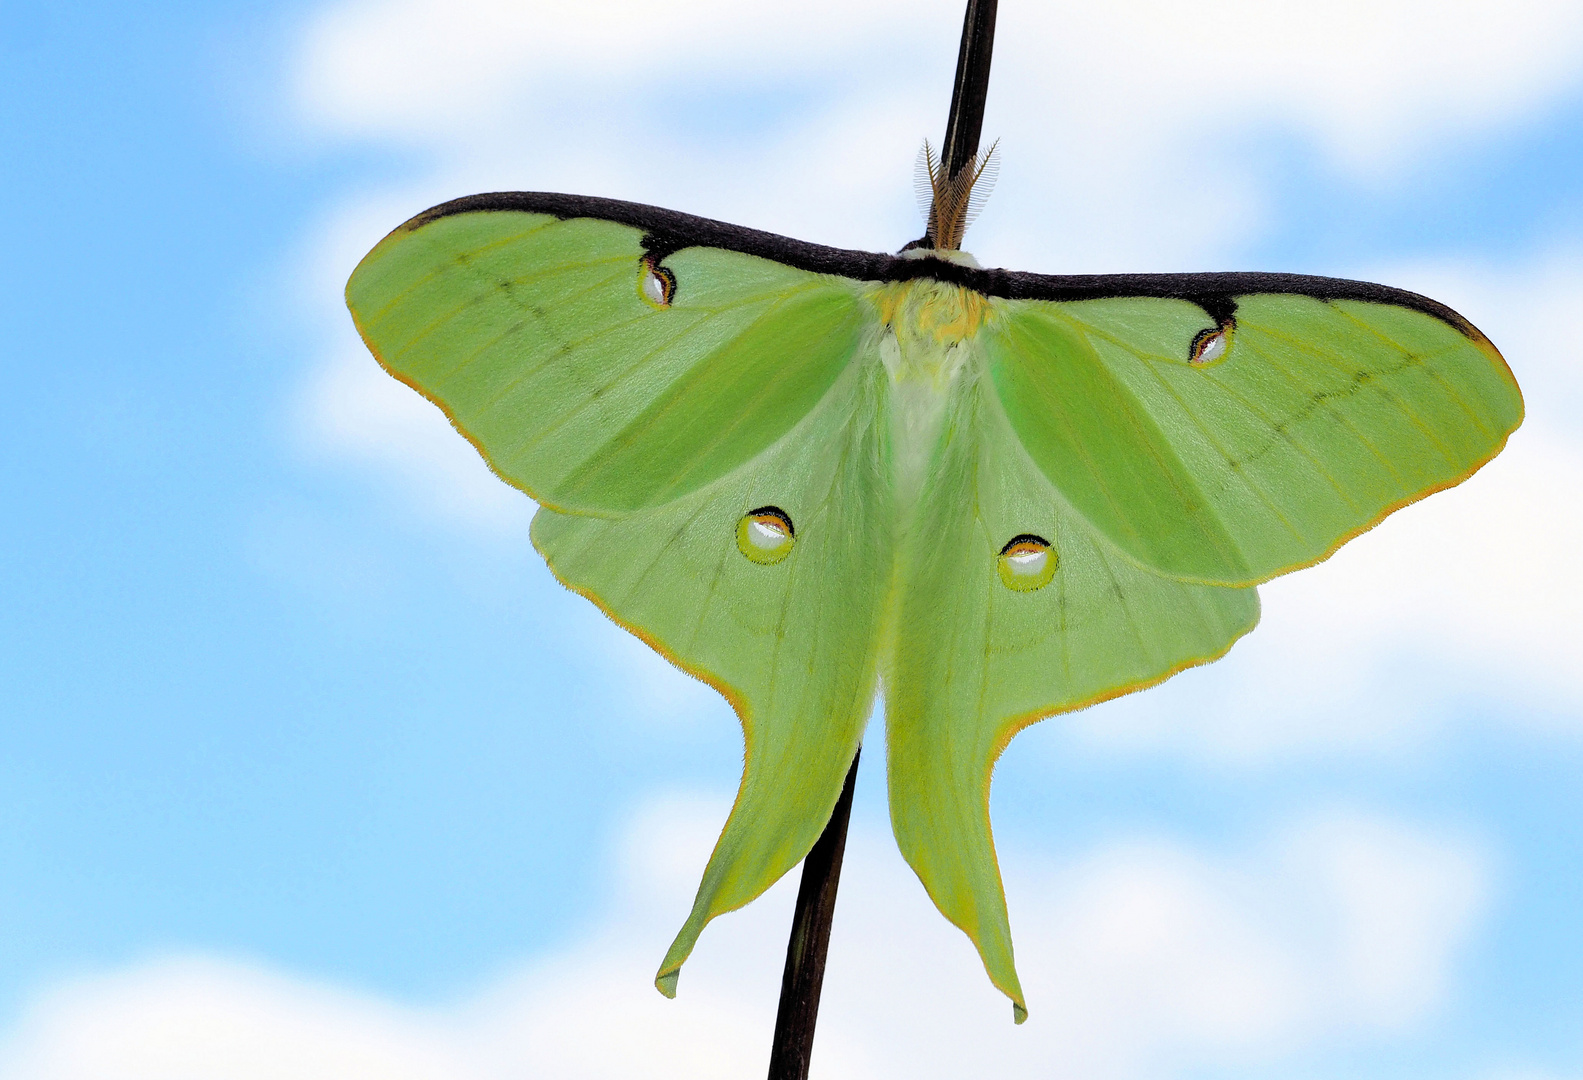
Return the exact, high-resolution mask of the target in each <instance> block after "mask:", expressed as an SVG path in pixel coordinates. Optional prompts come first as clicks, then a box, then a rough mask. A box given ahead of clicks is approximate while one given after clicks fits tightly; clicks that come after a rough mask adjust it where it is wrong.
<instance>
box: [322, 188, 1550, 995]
mask: <svg viewBox="0 0 1583 1080" xmlns="http://www.w3.org/2000/svg"><path fill="white" fill-rule="evenodd" d="M952 254H953V253H934V252H930V251H927V250H915V251H909V252H904V253H903V254H902V255H900V256H890V255H877V254H870V253H865V252H854V251H841V250H837V249H832V248H824V247H819V246H816V245H811V244H803V243H799V242H797V241H793V240H788V239H786V238H784V237H778V236H773V235H771V234H767V233H760V232H756V231H753V230H749V229H742V228H738V227H735V226H731V225H726V224H723V223H720V222H715V221H709V220H706V219H701V218H694V217H689V216H687V215H683V214H677V213H673V212H670V211H664V210H658V209H655V208H653V207H645V206H639V205H636V204H631V203H622V202H616V201H613V200H601V199H589V198H580V197H575V196H565V195H550V194H536V193H502V194H497V195H486V196H474V197H472V198H470V199H463V200H457V201H456V202H454V203H448V204H445V205H442V206H439V207H436V208H434V209H433V210H430V211H428V212H426V213H425V214H422V215H420V216H419V217H417V218H414V219H413V220H412V221H410V222H408V223H407V224H405V225H403V226H402V227H400V228H398V229H397V230H396V231H395V232H393V233H391V235H390V236H388V237H386V238H385V240H383V241H382V242H381V243H380V244H379V245H378V246H377V247H375V248H374V250H373V251H372V252H370V253H369V255H368V256H367V257H366V258H365V259H364V260H363V262H362V263H361V264H360V265H359V267H358V268H357V270H356V272H355V273H354V274H353V275H352V279H351V281H350V282H349V284H348V286H347V301H348V304H349V305H350V307H351V309H352V312H353V315H354V318H355V319H356V321H357V325H358V329H359V330H360V332H361V333H362V335H363V338H364V340H365V341H366V342H367V343H368V345H369V348H370V349H371V350H372V351H373V353H374V355H375V356H376V357H378V359H379V361H380V363H381V364H383V365H384V366H385V367H386V369H387V370H389V371H390V372H391V373H392V374H393V375H395V376H396V377H397V378H399V379H401V380H402V381H404V382H407V383H408V384H410V385H412V386H413V387H415V388H416V389H418V390H419V391H420V392H421V393H423V394H424V395H425V396H426V397H428V398H429V399H430V400H432V401H434V402H435V403H436V404H438V405H439V406H440V407H441V408H442V409H443V410H444V411H445V413H446V414H447V415H448V416H449V417H450V418H451V420H452V422H453V423H454V424H455V425H456V426H457V428H458V429H459V430H460V431H461V432H462V433H463V434H464V435H465V436H466V437H467V438H468V439H470V440H471V441H472V442H473V444H474V445H475V446H476V447H477V448H478V449H479V451H480V453H481V454H482V455H483V456H484V457H485V459H486V460H487V461H488V462H489V463H490V465H491V467H492V468H493V469H494V470H495V471H496V472H497V473H498V474H499V475H500V476H501V477H502V478H504V479H505V480H507V481H508V482H509V483H512V484H514V485H515V486H517V487H519V488H521V489H522V490H523V491H525V492H527V493H528V494H530V495H532V496H533V497H534V498H535V499H536V500H538V502H539V503H540V504H541V508H540V510H539V513H538V515H537V516H536V517H535V519H534V523H533V530H532V532H533V536H532V539H533V542H534V544H535V546H536V547H537V548H538V550H539V551H540V552H541V553H542V554H543V555H544V557H545V559H546V560H547V561H548V562H549V564H550V567H551V569H552V570H553V571H554V572H555V574H556V576H557V577H558V578H559V579H560V580H561V581H562V582H563V583H564V584H566V585H567V586H568V587H570V588H572V589H574V590H576V591H577V592H579V593H581V594H583V595H585V596H587V597H588V598H589V599H591V600H592V601H593V602H594V603H595V604H597V605H598V606H599V607H600V609H601V610H603V611H604V612H605V613H606V614H607V615H609V616H610V617H611V618H612V619H614V620H615V621H616V622H618V623H619V624H620V625H621V626H623V627H625V628H626V629H628V630H630V631H632V632H633V633H636V634H638V635H639V636H640V637H642V638H643V640H645V641H646V642H648V643H649V644H650V645H652V646H653V647H654V648H655V649H657V650H658V651H659V652H660V653H661V654H663V655H664V656H665V657H666V658H667V659H668V660H670V661H671V662H672V663H674V664H676V665H677V666H678V667H680V668H682V669H683V670H685V671H687V672H689V673H690V674H692V675H694V676H696V677H698V678H700V679H703V680H704V681H706V682H708V683H709V684H710V685H712V686H714V687H715V688H716V689H717V690H719V691H720V692H721V693H722V694H723V695H725V697H726V698H727V699H728V700H729V701H730V702H731V704H732V706H733V707H734V708H735V710H736V712H737V714H738V716H739V718H740V720H741V723H742V727H743V736H744V744H745V763H744V767H743V775H742V780H741V785H740V789H739V791H738V795H737V800H736V804H735V806H734V807H733V808H732V811H731V815H730V817H729V819H728V821H727V823H726V825H725V828H724V831H723V832H722V834H721V837H720V840H719V842H718V844H717V845H716V848H715V851H714V854H713V855H712V857H711V858H710V861H709V864H708V866H707V867H706V868H705V870H704V876H703V881H702V884H701V885H700V887H699V891H698V895H697V899H696V901H695V903H694V907H693V910H692V912H691V913H690V915H689V916H688V918H687V920H686V923H685V925H684V926H683V927H682V930H681V932H680V933H679V934H678V935H677V938H676V940H675V942H674V943H673V945H672V947H671V950H670V952H669V953H668V954H667V956H666V957H665V960H664V962H663V964H662V966H661V968H660V972H659V975H658V977H657V983H658V985H659V987H660V989H661V990H662V991H663V992H665V993H667V994H672V993H674V991H675V986H676V979H677V974H678V971H679V969H680V966H681V964H682V962H683V961H684V960H685V959H686V958H687V956H688V954H689V953H690V951H691V949H692V947H693V944H694V942H695V941H696V939H697V937H698V935H699V933H700V932H701V931H702V929H703V927H704V926H705V924H707V922H708V921H709V920H710V919H712V918H713V917H714V916H716V915H718V914H720V913H722V912H725V911H729V910H731V909H733V908H735V907H739V906H741V905H742V904H745V903H747V902H749V901H750V900H752V899H753V898H754V897H756V896H758V895H759V894H760V893H762V892H763V891H764V890H765V889H767V888H768V887H769V886H770V885H771V884H773V883H774V882H775V881H776V880H777V879H778V878H779V877H780V876H781V875H783V874H784V873H785V872H786V871H787V870H789V869H791V868H792V867H794V866H795V865H796V864H797V863H798V862H799V861H800V860H801V859H802V858H803V857H804V856H805V855H806V854H807V852H808V850H809V849H810V848H811V847H812V846H813V843H814V841H815V840H817V839H818V837H819V834H820V832H821V831H822V829H823V827H824V824H825V822H826V821H827V820H828V818H829V815H830V812H831V810H832V808H833V806H834V805H835V802H836V799H837V797H838V795H839V793H840V790H841V785H842V781H843V779H844V777H845V774H846V771H847V768H848V766H849V765H850V763H851V761H852V758H853V755H854V754H855V753H856V751H857V747H858V745H859V743H860V741H861V739H862V734H863V730H864V726H865V724H866V722H867V719H868V715H869V713H870V711H871V708H872V705H873V701H874V697H875V695H876V692H877V691H878V688H879V687H881V686H883V692H884V694H885V696H886V716H887V769H888V780H889V787H890V804H891V820H892V824H893V827H894V829H895V833H896V838H897V841H898V843H899V845H900V847H901V850H902V852H903V854H904V855H905V856H906V858H907V860H908V862H909V863H910V864H911V865H912V867H913V868H914V870H915V871H916V872H917V873H918V876H919V878H920V879H921V880H922V882H923V884H924V886H925V888H926V889H927V890H928V892H929V894H930V896H931V897H932V898H933V900H934V902H935V903H936V905H937V906H938V907H939V908H940V910H941V912H942V913H944V914H945V915H946V917H947V918H949V919H950V920H951V921H952V922H953V923H955V924H956V925H958V926H960V927H961V928H962V929H963V930H964V931H965V932H966V933H967V934H968V935H969V937H971V938H972V940H973V942H974V944H975V945H976V946H977V948H978V950H979V953H980V956H981V957H982V959H983V961H984V964H985V968H986V970H987V972H988V973H989V976H990V978H991V980H992V981H993V982H994V984H995V985H996V986H997V987H999V988H1000V989H1001V990H1002V991H1003V992H1005V993H1006V994H1007V995H1008V996H1009V997H1010V998H1011V999H1012V1001H1013V1004H1014V1012H1015V1015H1016V1017H1017V1019H1018V1020H1019V1021H1020V1020H1021V1019H1022V1018H1023V1016H1024V1015H1025V1014H1026V1010H1025V1007H1024V1002H1023V999H1022V993H1021V989H1020V987H1019V985H1018V981H1017V974H1016V970H1015V967H1014V964H1013V958H1012V948H1011V935H1010V929H1009V924H1008V920H1007V912H1006V904H1005V899H1004V897H1003V895H1002V891H1001V885H1000V875H999V869H998V866H997V863H996V860H995V853H994V845H993V840H992V837H991V832H990V823H989V783H990V773H991V770H992V768H993V766H994V762H995V760H996V758H997V757H998V756H999V755H1000V753H1001V752H1002V751H1003V750H1004V749H1005V747H1006V744H1007V743H1008V741H1009V740H1010V739H1011V737H1012V736H1013V735H1014V734H1016V732H1017V731H1019V730H1020V729H1021V728H1022V727H1024V726H1026V725H1028V724H1030V723H1033V722H1034V721H1036V720H1039V719H1041V718H1044V717H1047V716H1050V715H1054V714H1056V713H1060V712H1065V711H1069V710H1072V709H1077V708H1082V707H1083V706H1086V705H1089V704H1092V703H1094V702H1097V701H1101V700H1104V699H1106V698H1109V697H1114V696H1116V695H1118V694H1123V693H1127V692H1129V691H1131V690H1136V689H1139V688H1142V687H1144V686H1149V685H1152V684H1154V683H1157V682H1159V681H1160V680H1162V679H1165V678H1167V677H1169V676H1170V675H1171V674H1173V673H1175V672H1177V671H1180V670H1182V669H1183V668H1185V667H1188V666H1190V665H1193V664H1197V663H1204V662H1206V661H1209V660H1213V659H1215V658H1216V657H1218V656H1220V655H1222V654H1223V653H1224V652H1225V651H1226V650H1227V649H1228V648H1230V647H1231V645H1232V644H1233V643H1234V642H1235V641H1236V639H1237V638H1238V637H1240V636H1241V635H1242V634H1244V633H1246V632H1247V631H1248V630H1250V629H1252V627H1253V625H1254V624H1255V623H1256V622H1257V620H1258V611H1259V609H1258V597H1257V595H1256V592H1255V590H1254V589H1253V588H1252V586H1253V585H1255V584H1257V583H1258V582H1261V581H1265V580H1268V579H1269V578H1271V577H1273V576H1275V575H1278V574H1281V573H1284V572H1286V571H1288V570H1291V569H1295V568H1297V567H1299V566H1304V565H1307V564H1309V563H1312V562H1315V561H1318V560H1320V559H1323V558H1324V557H1325V556H1327V555H1328V554H1329V553H1330V552H1331V551H1333V550H1335V548H1336V547H1337V546H1339V545H1340V544H1341V543H1343V542H1345V541H1346V540H1347V539H1348V538H1349V537H1351V536H1353V535H1356V534H1357V533H1358V532H1361V531H1362V530H1364V529H1367V528H1369V527H1370V526H1372V525H1373V524H1375V523H1376V522H1378V521H1379V520H1380V519H1381V518H1383V517H1384V516H1385V515H1387V514H1389V513H1390V512H1391V511H1392V510H1394V509H1396V508H1398V507H1400V506H1402V505H1405V504H1407V503H1409V502H1412V501H1414V500H1416V499H1418V498H1422V497H1423V496H1424V495H1426V494H1428V493H1430V492H1432V491H1435V490H1438V489H1440V488H1443V487H1447V486H1450V485H1452V484H1455V483H1457V482H1459V481H1461V480H1462V479H1465V478H1466V477H1467V476H1469V475H1471V473H1472V472H1473V471H1475V470H1476V469H1477V468H1478V467H1479V466H1480V465H1482V464H1483V463H1484V462H1485V461H1488V460H1489V459H1490V458H1491V457H1493V456H1494V455H1495V453H1497V452H1498V451H1499V449H1500V448H1501V446H1502V445H1503V444H1504V442H1505V439H1506V437H1507V436H1508V435H1509V434H1510V433H1511V431H1513V430H1514V429H1515V428H1516V426H1517V425H1518V424H1519V423H1520V422H1521V418H1522V399H1521V396H1520V394H1519V393H1518V390H1517V386H1516V383H1515V382H1514V381H1513V379H1512V377H1511V374H1510V372H1509V371H1508V370H1507V368H1506V366H1505V364H1504V362H1503V361H1502V360H1501V359H1500V355H1499V353H1497V352H1496V351H1495V349H1494V347H1493V346H1492V345H1490V343H1489V342H1488V341H1487V340H1486V339H1485V338H1484V337H1483V335H1481V334H1480V333H1479V332H1478V331H1477V330H1476V329H1474V328H1473V327H1472V326H1471V325H1469V324H1468V323H1467V322H1466V320H1464V319H1462V318H1461V317H1460V316H1458V315H1457V314H1456V313H1455V312H1452V311H1450V310H1449V309H1446V308H1444V307H1443V306H1441V305H1439V304H1436V303H1434V302H1433V301H1430V300H1427V299H1425V298H1423V297H1419V296H1416V295H1414V294H1411V293H1405V292H1401V291H1399V290H1393V289H1387V288H1385V287H1382V286H1378V285H1371V284H1368V283H1362V282H1348V281H1339V280H1336V279H1329V278H1311V277H1300V276H1295V275H1265V274H1202V275H1111V276H1092V277H1046V276H1041V275H1033V274H1018V273H1010V272H1007V271H1001V270H983V269H979V268H978V267H976V266H974V265H972V264H971V261H970V260H964V259H962V258H953V257H952Z"/></svg>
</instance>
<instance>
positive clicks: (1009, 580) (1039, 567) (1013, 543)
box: [995, 533, 1059, 592]
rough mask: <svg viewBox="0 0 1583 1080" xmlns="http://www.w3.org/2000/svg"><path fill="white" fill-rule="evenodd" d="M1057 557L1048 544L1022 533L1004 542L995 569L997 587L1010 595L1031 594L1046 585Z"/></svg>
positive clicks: (1031, 535)
mask: <svg viewBox="0 0 1583 1080" xmlns="http://www.w3.org/2000/svg"><path fill="white" fill-rule="evenodd" d="M1058 561H1059V557H1058V556H1057V555H1056V553H1055V549H1054V548H1052V547H1051V546H1050V541H1048V540H1046V539H1045V538H1044V537H1042V536H1034V535H1033V534H1032V533H1022V534H1020V535H1018V536H1013V537H1012V538H1011V539H1010V540H1008V541H1006V546H1005V547H1003V548H1001V549H1000V558H998V559H996V560H995V564H996V565H995V568H996V569H997V570H999V571H1000V581H1001V584H1003V585H1005V586H1006V588H1008V589H1011V590H1012V591H1014V592H1032V591H1033V590H1035V589H1042V588H1044V587H1045V586H1046V585H1048V584H1050V579H1051V578H1053V577H1055V566H1056V563H1057V562H1058Z"/></svg>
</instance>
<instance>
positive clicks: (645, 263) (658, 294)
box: [638, 255, 676, 308]
mask: <svg viewBox="0 0 1583 1080" xmlns="http://www.w3.org/2000/svg"><path fill="white" fill-rule="evenodd" d="M638 295H639V296H641V297H642V298H643V300H644V302H646V303H648V304H649V305H651V306H653V307H657V308H668V307H670V306H671V299H672V298H673V297H674V296H675V295H676V275H675V274H673V273H671V272H670V271H669V270H667V269H666V268H665V267H663V266H661V265H659V264H658V263H656V262H655V261H654V260H653V259H651V258H650V257H649V256H647V255H645V256H643V258H641V259H639V260H638Z"/></svg>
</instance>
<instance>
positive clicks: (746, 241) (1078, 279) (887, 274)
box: [396, 191, 1487, 341]
mask: <svg viewBox="0 0 1583 1080" xmlns="http://www.w3.org/2000/svg"><path fill="white" fill-rule="evenodd" d="M489 211H521V212H525V213H533V214H552V215H554V216H555V217H559V218H599V219H601V220H604V221H613V222H616V223H618V224H621V225H630V226H632V227H633V228H636V229H641V230H643V233H644V237H643V246H644V249H645V250H646V251H648V252H649V254H651V255H652V256H654V258H655V259H656V260H659V259H663V258H665V256H667V255H670V254H671V253H673V252H676V251H680V250H682V249H683V248H689V247H716V248H725V249H727V250H730V251H739V252H741V253H742V254H744V255H756V256H758V257H760V258H764V259H773V260H774V261H776V262H779V263H784V264H785V265H787V266H794V267H796V268H797V269H799V270H807V271H810V272H812V273H817V274H835V275H839V276H841V277H847V278H854V279H856V280H859V281H910V280H912V279H914V278H932V279H934V280H936V281H943V282H949V283H951V284H953V285H961V286H963V287H964V288H968V289H972V290H974V291H975V292H980V293H983V294H984V295H986V296H998V297H1003V298H1005V299H1008V300H1057V301H1071V300H1098V299H1104V298H1107V297H1116V296H1153V297H1161V298H1167V299H1175V300H1186V301H1189V302H1191V303H1195V304H1198V305H1199V306H1200V307H1202V308H1203V309H1204V310H1205V311H1207V312H1209V314H1210V316H1211V317H1213V318H1214V319H1216V320H1217V321H1220V322H1224V321H1225V320H1226V319H1227V318H1229V317H1230V316H1231V315H1232V313H1233V312H1234V311H1235V309H1236V301H1235V298H1236V297H1238V296H1247V295H1250V294H1253V293H1295V294H1298V295H1302V296H1311V297H1314V298H1315V299H1319V300H1365V301H1370V302H1373V303H1379V304H1396V305H1399V306H1401V307H1407V308H1412V309H1414V310H1416V311H1421V312H1423V313H1425V314H1426V315H1431V316H1433V317H1435V318H1437V319H1439V320H1441V321H1442V322H1445V323H1447V324H1449V325H1451V326H1453V327H1455V328H1456V329H1457V330H1458V331H1460V332H1461V333H1462V334H1464V335H1466V336H1467V337H1469V338H1472V339H1474V340H1475V341H1483V340H1487V339H1486V338H1485V337H1484V335H1483V334H1482V333H1480V332H1479V330H1478V328H1476V327H1475V326H1474V325H1473V324H1472V323H1470V322H1468V321H1467V320H1466V319H1464V318H1463V317H1462V316H1461V315H1459V314H1457V313H1456V312H1455V311H1453V310H1452V309H1451V308H1448V307H1446V305H1444V304H1442V303H1440V302H1438V301H1435V300H1431V299H1430V298H1429V297H1427V296H1421V295H1419V294H1418V293H1415V292H1408V291H1407V290H1406V289H1393V288H1391V287H1389V286H1387V285H1376V284H1374V283H1373V282H1369V281H1349V280H1347V279H1345V278H1330V277H1318V276H1315V275H1312V274H1266V273H1258V272H1250V273H1207V274H1029V273H1023V272H1020V271H1015V270H993V269H977V268H974V267H971V266H959V265H957V264H956V263H951V262H946V261H945V260H944V259H936V258H930V257H927V256H925V257H923V258H900V257H898V256H895V255H885V254H880V253H877V252H870V251H852V250H849V249H846V248H833V247H825V246H824V245H823V244H809V243H806V242H804V241H802V240H793V239H791V238H790V237H786V236H779V235H777V234H775V233H769V232H762V231H760V230H758V229H748V228H744V227H743V226H741V225H731V224H728V223H727V222H724V221H715V220H714V219H712V218H704V217H695V216H694V215H692V214H683V213H680V212H678V211H675V210H665V209H662V208H661V207H658V206H647V205H645V204H643V203H633V202H626V201H624V200H621V199H600V198H595V197H593V196H589V195H562V194H558V193H555V192H546V191H497V192H490V193H487V194H483V195H468V196H466V197H464V198H460V199H452V200H451V201H450V202H444V203H441V204H440V205H438V206H435V207H431V208H430V209H428V210H425V211H424V212H423V213H421V214H419V215H417V216H416V217H414V218H412V219H411V220H410V221H407V222H406V223H405V224H403V225H401V226H399V227H398V228H397V229H396V231H397V232H403V231H405V232H411V231H413V230H415V229H419V228H422V227H423V226H424V225H427V224H428V223H429V222H431V221H435V220H437V219H439V218H444V217H450V216H452V215H454V214H473V213H484V212H489Z"/></svg>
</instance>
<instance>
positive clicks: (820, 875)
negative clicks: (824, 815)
mask: <svg viewBox="0 0 1583 1080" xmlns="http://www.w3.org/2000/svg"><path fill="white" fill-rule="evenodd" d="M861 753H862V752H861V751H859V753H858V754H854V755H853V757H852V767H851V768H850V769H848V770H847V774H846V784H845V786H843V787H842V788H841V797H840V798H839V799H837V800H836V804H835V809H834V810H833V811H831V813H830V821H829V823H827V824H826V825H825V827H824V832H823V833H821V834H820V836H819V839H818V841H817V842H816V843H815V844H814V846H813V850H812V851H810V852H808V857H807V858H806V859H804V860H803V864H802V885H801V886H799V887H798V889H797V911H796V913H795V914H794V915H792V928H791V940H789V941H788V942H787V943H786V972H785V974H783V975H782V976H781V1003H780V1012H779V1014H778V1015H777V1016H776V1017H775V1042H774V1044H773V1046H772V1047H771V1049H770V1073H769V1080H807V1077H808V1061H809V1059H810V1057H811V1056H812V1055H813V1029H814V1024H815V1023H816V1022H817V1021H818V1019H819V991H820V989H821V988H822V987H823V985H824V960H825V953H826V951H828V949H829V948H830V923H831V920H832V919H833V918H834V916H835V892H836V887H837V886H838V885H840V884H841V856H842V854H843V853H844V852H845V851H846V827H847V822H848V821H850V820H851V817H852V788H853V787H854V786H855V785H856V783H857V761H858V756H859V755H860V754H861Z"/></svg>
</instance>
